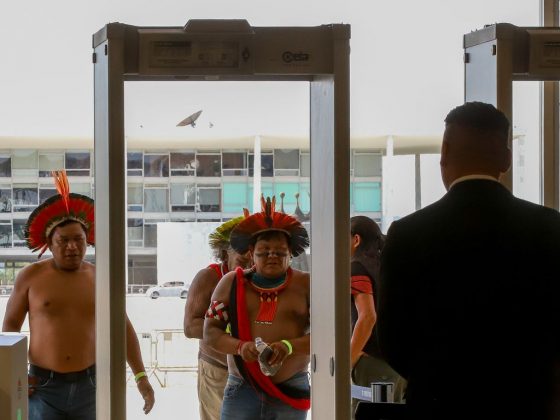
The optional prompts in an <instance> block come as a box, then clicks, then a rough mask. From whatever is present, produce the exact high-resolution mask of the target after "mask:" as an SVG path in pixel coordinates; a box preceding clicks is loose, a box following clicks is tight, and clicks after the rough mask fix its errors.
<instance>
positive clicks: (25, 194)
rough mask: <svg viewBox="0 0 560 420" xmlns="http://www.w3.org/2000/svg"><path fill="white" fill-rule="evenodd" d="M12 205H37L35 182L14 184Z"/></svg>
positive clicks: (37, 197)
mask: <svg viewBox="0 0 560 420" xmlns="http://www.w3.org/2000/svg"><path fill="white" fill-rule="evenodd" d="M13 197H14V206H37V205H38V204H39V192H38V189H37V184H14V188H13Z"/></svg>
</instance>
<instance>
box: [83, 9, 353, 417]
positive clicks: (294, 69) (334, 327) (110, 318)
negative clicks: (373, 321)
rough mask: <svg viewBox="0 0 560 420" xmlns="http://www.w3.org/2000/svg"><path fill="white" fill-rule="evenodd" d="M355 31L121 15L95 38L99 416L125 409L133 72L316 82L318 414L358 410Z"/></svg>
mask: <svg viewBox="0 0 560 420" xmlns="http://www.w3.org/2000/svg"><path fill="white" fill-rule="evenodd" d="M349 40H350V26H349V25H342V24H336V25H324V26H318V27H251V26H250V25H249V24H248V23H247V21H244V20H190V21H189V22H188V23H187V24H186V25H185V26H184V27H136V26H130V25H125V24H119V23H111V24H108V25H106V26H105V27H104V28H103V29H101V30H100V31H98V32H97V33H96V34H95V35H94V36H93V48H94V53H93V62H94V78H95V218H96V224H95V236H96V255H95V260H96V267H97V269H96V270H97V274H96V317H97V318H96V319H97V326H96V334H97V338H96V345H97V419H100V420H101V419H102V420H108V419H113V420H114V419H125V418H126V404H125V398H126V388H125V383H126V378H125V360H126V358H125V290H126V272H127V259H126V258H127V252H126V247H127V239H126V238H127V237H126V226H127V224H126V220H127V215H126V211H127V206H126V167H125V166H126V141H125V137H124V82H125V81H126V82H128V81H137V80H150V81H177V80H185V81H189V80H194V81H205V80H207V81H219V80H229V81H232V80H233V81H248V82H251V81H265V80H268V81H269V80H283V81H309V83H310V118H311V121H310V127H311V128H310V138H311V144H310V147H311V190H312V192H313V194H312V196H311V200H312V201H311V209H312V212H313V213H312V226H311V249H312V264H311V272H312V293H311V323H312V335H311V337H312V338H311V343H312V344H311V358H312V383H313V387H312V397H313V399H312V401H313V405H312V412H313V418H314V419H321V420H325V419H347V418H349V413H350V375H349V372H350V356H349V343H350V321H349V320H350V307H349V305H350V299H349V290H350V288H349V279H350V272H349V244H348V241H349V231H350V229H349V173H350V171H349V147H350V128H349V54H350V47H349ZM279 146H281V145H279ZM240 211H241V209H240Z"/></svg>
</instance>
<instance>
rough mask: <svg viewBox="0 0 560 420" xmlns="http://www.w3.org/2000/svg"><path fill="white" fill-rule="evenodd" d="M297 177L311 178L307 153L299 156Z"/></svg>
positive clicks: (309, 159) (309, 158)
mask: <svg viewBox="0 0 560 420" xmlns="http://www.w3.org/2000/svg"><path fill="white" fill-rule="evenodd" d="M299 175H300V176H302V177H307V178H308V177H310V176H311V155H310V154H309V153H303V152H302V153H301V154H300V155H299Z"/></svg>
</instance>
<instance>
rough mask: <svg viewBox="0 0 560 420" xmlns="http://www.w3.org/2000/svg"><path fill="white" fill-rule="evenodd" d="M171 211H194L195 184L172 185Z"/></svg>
mask: <svg viewBox="0 0 560 420" xmlns="http://www.w3.org/2000/svg"><path fill="white" fill-rule="evenodd" d="M170 188H171V211H194V210H195V205H196V187H195V185H194V184H171V186H170Z"/></svg>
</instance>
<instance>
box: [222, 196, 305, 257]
mask: <svg viewBox="0 0 560 420" xmlns="http://www.w3.org/2000/svg"><path fill="white" fill-rule="evenodd" d="M261 207H262V210H261V211H260V212H259V213H255V214H252V215H250V214H249V210H247V209H243V214H244V216H245V219H244V220H243V221H241V222H239V224H238V225H237V226H236V227H235V228H234V229H233V231H232V232H231V235H230V244H231V247H232V248H233V249H235V251H236V252H238V253H240V254H245V253H246V252H247V251H248V250H249V247H250V246H251V245H254V243H255V239H256V237H257V236H258V235H259V234H260V233H262V232H266V231H271V230H276V231H279V232H284V233H285V234H286V235H288V237H289V239H290V240H289V246H290V251H291V253H292V255H293V256H294V257H296V256H298V255H299V254H301V253H303V252H304V251H305V248H307V247H308V246H309V236H308V234H307V230H306V229H305V227H304V226H303V225H302V224H301V223H300V222H299V220H297V219H296V218H295V217H293V216H290V215H288V214H285V213H281V212H277V211H276V198H275V197H272V199H270V197H268V198H267V199H266V200H265V199H264V197H261Z"/></svg>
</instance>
